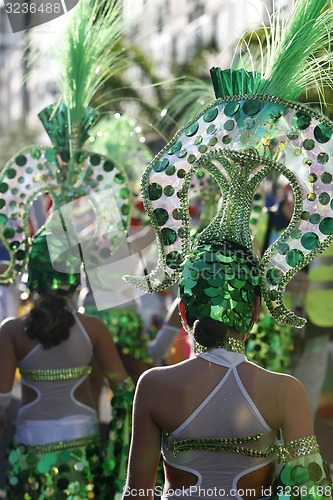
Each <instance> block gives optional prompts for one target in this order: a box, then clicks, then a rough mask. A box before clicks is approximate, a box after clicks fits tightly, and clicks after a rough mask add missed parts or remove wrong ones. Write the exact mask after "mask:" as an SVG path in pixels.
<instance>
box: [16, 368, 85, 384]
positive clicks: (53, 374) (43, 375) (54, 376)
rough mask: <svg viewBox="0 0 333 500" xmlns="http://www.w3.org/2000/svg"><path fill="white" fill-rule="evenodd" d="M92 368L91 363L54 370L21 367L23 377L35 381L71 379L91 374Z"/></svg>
mask: <svg viewBox="0 0 333 500" xmlns="http://www.w3.org/2000/svg"><path fill="white" fill-rule="evenodd" d="M91 372H92V368H91V366H89V365H84V366H77V367H75V368H59V369H54V370H30V369H27V368H20V374H21V377H22V378H25V379H26V380H34V381H35V382H51V381H53V380H70V379H73V378H80V377H83V376H84V375H89V374H90V373H91Z"/></svg>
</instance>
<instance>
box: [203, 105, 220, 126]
mask: <svg viewBox="0 0 333 500" xmlns="http://www.w3.org/2000/svg"><path fill="white" fill-rule="evenodd" d="M218 112H219V111H218V109H217V108H212V109H209V110H208V111H207V112H206V113H205V114H204V115H203V121H204V122H206V123H209V122H212V121H214V120H215V118H216V117H217V115H218Z"/></svg>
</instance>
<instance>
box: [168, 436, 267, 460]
mask: <svg viewBox="0 0 333 500" xmlns="http://www.w3.org/2000/svg"><path fill="white" fill-rule="evenodd" d="M262 435H263V434H262V433H260V434H254V435H253V436H245V437H241V438H202V439H181V440H178V441H177V440H174V439H173V436H170V435H169V434H165V435H164V436H163V442H164V443H165V444H166V447H167V449H168V450H169V451H170V452H171V453H172V454H173V455H174V456H176V455H177V453H180V452H181V451H215V452H224V453H241V454H242V455H247V456H249V457H256V458H266V457H268V456H270V455H273V454H274V453H276V446H275V445H272V446H269V447H268V448H266V449H265V450H254V449H252V448H246V447H245V446H241V445H242V444H245V443H251V442H254V441H258V439H260V438H261V436H262Z"/></svg>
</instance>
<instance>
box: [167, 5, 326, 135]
mask: <svg viewBox="0 0 333 500" xmlns="http://www.w3.org/2000/svg"><path fill="white" fill-rule="evenodd" d="M266 13H267V16H268V19H269V22H268V23H264V21H262V22H261V25H259V26H258V29H257V30H256V31H253V32H251V33H249V32H248V33H246V34H245V35H244V36H243V37H242V38H241V39H240V40H238V42H237V44H236V48H235V50H234V54H233V58H232V62H231V64H230V68H233V69H235V70H238V71H232V70H230V69H227V70H220V75H218V74H216V73H215V78H216V77H217V76H219V77H220V79H221V81H222V80H223V81H224V85H222V83H221V82H219V84H218V87H219V88H218V92H217V96H218V97H222V98H223V97H225V96H226V95H241V94H244V93H246V94H248V93H251V94H269V95H275V96H278V97H281V98H283V99H290V100H295V99H297V98H298V97H299V95H300V94H301V92H303V91H304V90H310V89H316V90H317V93H318V98H319V102H320V103H321V104H326V103H325V97H324V87H325V86H329V87H332V88H333V76H332V75H333V71H332V70H333V67H332V66H333V54H332V53H331V43H332V33H333V10H332V1H331V0H294V1H293V2H292V5H291V7H290V11H289V13H287V14H285V13H284V11H283V9H281V8H278V9H275V8H274V1H273V12H272V13H269V12H268V10H267V8H266ZM239 68H242V69H244V70H245V72H244V71H243V72H242V69H239ZM258 72H259V73H260V74H259V73H258ZM241 77H242V78H243V79H244V78H246V77H247V78H248V80H251V92H248V91H246V92H241V90H240V85H239V84H238V83H239V82H238V80H239V79H240V78H241ZM214 86H215V85H214ZM226 90H227V91H226ZM213 99H214V96H213V93H212V90H210V89H209V87H208V85H207V82H205V81H202V80H199V79H193V78H188V79H187V81H185V82H184V83H182V84H181V85H179V86H178V88H177V96H176V97H175V98H174V99H173V100H172V101H171V103H170V106H169V113H170V115H171V116H172V117H173V118H174V119H176V120H177V121H178V120H179V122H178V123H180V124H181V125H183V124H184V123H186V121H188V120H189V119H190V118H191V117H193V116H195V115H196V114H198V113H199V112H200V111H201V110H202V109H203V108H204V106H205V105H207V104H208V103H209V102H212V100H213ZM180 116H181V118H179V117H180Z"/></svg>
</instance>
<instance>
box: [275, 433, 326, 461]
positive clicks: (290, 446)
mask: <svg viewBox="0 0 333 500" xmlns="http://www.w3.org/2000/svg"><path fill="white" fill-rule="evenodd" d="M278 448H279V449H278V457H279V458H280V459H281V460H282V461H283V462H288V461H289V460H294V459H295V458H299V457H305V456H306V455H311V453H318V452H319V446H318V443H317V439H316V436H306V437H303V438H300V439H294V440H293V441H286V442H285V443H283V444H281V445H279V447H278Z"/></svg>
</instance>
